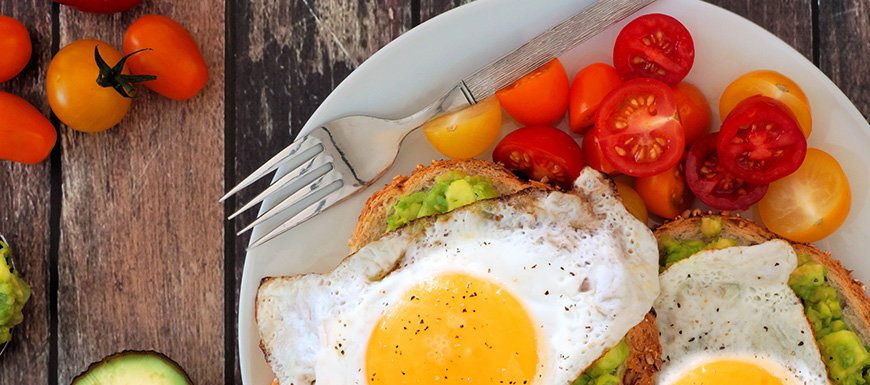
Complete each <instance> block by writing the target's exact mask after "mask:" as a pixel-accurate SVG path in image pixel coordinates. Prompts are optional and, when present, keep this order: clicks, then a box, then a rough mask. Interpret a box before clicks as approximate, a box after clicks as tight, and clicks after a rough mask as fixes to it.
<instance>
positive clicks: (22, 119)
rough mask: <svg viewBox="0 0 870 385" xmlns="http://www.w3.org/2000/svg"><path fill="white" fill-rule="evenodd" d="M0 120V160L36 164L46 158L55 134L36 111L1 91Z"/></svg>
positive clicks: (15, 97) (52, 127)
mask: <svg viewBox="0 0 870 385" xmlns="http://www.w3.org/2000/svg"><path fill="white" fill-rule="evenodd" d="M0 117H2V119H0V138H3V140H0V159H6V160H11V161H13V162H20V163H27V164H36V163H39V162H42V161H43V160H45V158H47V157H48V154H50V153H51V149H52V148H54V144H55V142H56V141H57V131H55V129H54V126H52V125H51V123H50V122H49V121H48V119H46V118H45V116H44V115H42V113H41V112H39V110H37V109H36V107H34V106H33V105H31V104H30V103H28V102H27V101H26V100H24V99H22V98H20V97H18V96H15V95H13V94H10V93H8V92H2V91H0Z"/></svg>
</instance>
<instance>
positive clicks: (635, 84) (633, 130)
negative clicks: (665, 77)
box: [595, 78, 685, 176]
mask: <svg viewBox="0 0 870 385" xmlns="http://www.w3.org/2000/svg"><path fill="white" fill-rule="evenodd" d="M595 126H596V130H598V135H599V136H598V139H599V141H600V142H601V150H602V151H603V153H604V157H605V158H606V159H607V160H608V161H609V162H610V163H611V164H613V166H614V167H615V168H616V169H617V170H619V171H620V172H622V173H625V174H627V175H631V176H650V175H655V174H658V173H661V172H664V171H665V170H667V169H669V168H671V167H674V165H675V164H677V162H679V160H680V157H681V156H682V155H683V151H684V147H685V134H684V133H683V128H682V126H681V125H680V122H679V120H678V119H677V109H676V104H675V102H674V95H673V91H671V88H670V87H668V85H667V84H664V83H662V82H660V81H657V80H653V79H644V78H639V79H633V80H630V81H628V82H625V83H624V84H623V85H622V86H620V87H619V88H617V89H616V90H614V91H613V92H611V93H610V94H608V95H607V97H605V98H604V100H603V101H602V102H601V107H600V110H599V111H598V119H597V120H596V122H595Z"/></svg>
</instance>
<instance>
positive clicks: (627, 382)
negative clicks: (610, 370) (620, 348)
mask: <svg viewBox="0 0 870 385" xmlns="http://www.w3.org/2000/svg"><path fill="white" fill-rule="evenodd" d="M625 339H626V343H628V346H629V347H630V348H631V352H629V353H628V357H627V358H626V359H625V363H624V364H623V365H624V366H625V371H624V372H623V375H622V384H623V385H652V384H653V383H654V382H655V375H656V373H658V372H659V369H660V368H661V367H662V345H661V344H660V343H659V329H658V328H657V327H656V316H655V314H654V313H653V312H649V313H647V315H646V317H644V318H643V321H640V323H639V324H637V325H635V326H634V327H633V328H631V329H629V331H628V333H627V334H626V335H625Z"/></svg>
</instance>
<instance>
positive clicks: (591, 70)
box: [568, 63, 622, 134]
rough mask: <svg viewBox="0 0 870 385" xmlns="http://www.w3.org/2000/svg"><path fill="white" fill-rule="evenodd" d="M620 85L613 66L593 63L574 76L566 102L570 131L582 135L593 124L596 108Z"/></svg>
mask: <svg viewBox="0 0 870 385" xmlns="http://www.w3.org/2000/svg"><path fill="white" fill-rule="evenodd" d="M620 84H622V79H620V78H619V74H617V73H616V70H615V69H614V68H613V66H611V65H608V64H604V63H593V64H590V65H588V66H587V67H586V68H583V69H582V70H580V72H577V75H574V81H573V82H572V83H571V93H570V95H569V100H568V118H569V121H570V124H571V131H572V132H575V133H578V134H582V133H583V132H584V131H586V129H587V128H588V127H589V126H591V125H593V124H594V123H595V113H596V112H598V106H599V105H600V104H601V100H602V99H604V97H605V96H607V94H609V93H610V91H613V90H614V89H616V88H617V87H619V85H620Z"/></svg>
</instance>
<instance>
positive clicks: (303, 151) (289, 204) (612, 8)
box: [220, 0, 654, 248]
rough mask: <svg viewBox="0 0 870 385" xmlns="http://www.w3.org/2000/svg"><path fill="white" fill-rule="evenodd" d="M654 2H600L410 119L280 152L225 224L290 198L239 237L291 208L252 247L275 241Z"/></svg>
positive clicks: (348, 120)
mask: <svg viewBox="0 0 870 385" xmlns="http://www.w3.org/2000/svg"><path fill="white" fill-rule="evenodd" d="M653 1H654V0H598V1H597V2H595V3H593V4H592V5H589V6H588V7H586V8H584V9H583V10H581V11H580V12H578V13H576V14H574V15H573V16H571V17H570V18H569V19H567V20H565V21H563V22H561V23H559V24H558V25H556V26H555V27H553V28H551V29H549V30H548V31H546V32H544V33H542V34H541V35H538V36H537V37H535V38H534V39H532V40H530V41H528V42H527V43H525V44H524V45H522V46H521V47H519V48H517V49H516V50H514V51H513V52H511V53H509V54H507V55H505V56H504V57H502V58H501V59H498V60H496V61H495V62H493V63H490V64H489V65H487V66H486V67H483V68H481V69H479V70H477V71H476V72H475V73H473V74H471V75H470V76H469V77H467V78H465V79H463V80H462V81H460V83H459V84H458V85H456V86H455V87H453V88H452V89H451V90H450V91H449V92H448V93H447V94H446V95H444V96H443V97H441V98H440V99H438V100H437V101H435V102H434V103H432V104H430V105H429V106H427V107H426V108H424V109H423V110H421V111H419V112H417V113H415V114H413V115H411V116H409V117H406V118H403V119H399V120H386V119H380V118H375V117H370V116H348V117H344V118H340V119H337V120H333V121H330V122H327V123H325V124H323V125H322V126H320V127H319V128H317V129H314V130H312V131H311V132H310V133H308V134H307V135H305V136H303V137H301V138H298V139H297V140H296V141H295V142H293V143H292V144H290V145H289V146H288V147H287V148H285V149H283V150H281V152H279V153H278V154H277V155H275V156H274V157H272V159H269V160H268V161H267V162H266V163H265V164H263V165H262V166H260V168H258V169H257V170H256V171H254V172H253V173H251V175H249V176H248V177H247V178H245V179H244V180H243V181H242V182H241V183H239V184H238V185H237V186H236V187H234V188H233V189H231V190H230V191H229V192H228V193H227V194H226V195H224V196H223V197H222V198H221V199H220V201H221V202H223V201H224V200H226V199H227V198H229V197H231V196H233V195H234V194H235V193H237V192H239V191H240V190H242V189H244V188H245V187H247V186H249V185H250V184H251V183H253V182H255V181H257V180H259V179H260V178H262V177H263V176H265V175H267V174H269V173H270V172H272V171H274V170H276V169H278V168H279V167H285V168H286V169H287V170H290V171H289V172H288V173H287V174H286V175H284V176H282V177H281V178H279V179H278V180H276V181H274V182H273V183H272V184H271V185H270V186H269V187H268V188H267V189H266V190H264V191H263V192H261V193H260V194H258V195H257V196H256V197H255V198H254V199H252V200H251V201H250V202H248V203H246V204H245V205H244V206H242V208H240V209H239V210H238V211H236V212H235V213H233V214H232V215H230V216H229V217H228V218H227V219H233V218H235V217H236V216H238V215H239V214H241V213H242V212H244V211H246V210H248V209H250V208H251V207H253V206H255V205H256V204H257V203H260V202H262V201H263V200H264V199H266V198H268V197H270V196H277V195H279V194H288V193H289V196H288V197H286V198H285V199H283V200H282V201H281V202H279V203H278V204H277V205H275V206H274V207H272V208H270V209H269V210H268V211H266V212H265V213H263V214H262V215H260V217H259V218H257V219H256V220H255V221H254V222H252V223H251V224H249V225H248V226H246V227H245V228H244V229H242V230H241V231H239V232H238V234H237V235H240V234H242V233H244V232H246V231H248V230H250V229H252V228H253V227H254V226H256V225H258V224H260V223H263V222H264V221H266V220H267V219H269V218H272V217H274V216H275V215H277V214H279V213H281V212H284V211H285V210H292V211H291V217H290V218H289V219H288V220H287V221H285V222H284V223H281V224H280V225H278V226H277V227H276V228H274V229H273V230H272V231H270V232H268V233H267V234H266V235H264V236H262V237H260V238H259V239H257V240H255V241H254V242H253V243H252V244H251V245H250V246H249V248H253V247H257V246H259V245H261V244H263V243H265V242H267V241H269V240H271V239H273V238H275V237H276V236H278V235H280V234H282V233H284V232H286V231H287V230H290V229H292V228H293V227H295V226H297V225H298V224H300V223H302V222H304V221H306V220H308V219H310V218H311V217H313V216H315V215H317V214H319V213H321V212H323V211H324V210H326V209H328V208H330V207H332V206H333V205H335V204H336V203H338V202H341V201H342V200H344V199H346V198H348V197H349V196H351V195H353V194H354V193H356V192H358V191H360V190H362V189H363V188H365V187H366V186H368V185H369V184H371V183H372V182H374V181H375V180H377V179H378V178H379V177H380V176H381V175H383V173H384V172H385V171H386V170H387V169H388V168H389V167H390V166H391V165H392V164H393V161H395V159H396V155H397V154H398V152H399V146H400V145H401V143H402V140H403V139H404V138H405V136H407V135H408V134H409V133H410V132H411V131H414V130H415V129H417V128H419V127H420V126H421V125H422V124H423V123H425V122H426V121H428V120H430V119H432V118H433V117H436V116H438V115H440V114H443V113H446V112H451V111H454V110H457V109H459V108H461V107H467V106H469V105H473V104H475V103H477V102H478V101H481V100H483V99H485V98H487V97H489V96H492V95H494V94H495V91H497V90H499V89H501V88H504V87H506V86H508V85H510V84H511V83H513V82H514V81H515V80H516V79H519V78H520V77H522V76H523V75H525V74H527V73H529V72H531V71H532V70H534V69H536V68H538V67H540V66H541V65H543V64H545V63H547V62H548V61H550V60H552V59H553V58H555V57H557V56H558V55H559V54H561V53H562V52H564V51H565V50H567V49H569V48H571V47H574V46H576V45H578V44H580V43H582V42H584V41H586V40H588V39H589V38H591V37H592V36H594V35H596V34H598V33H599V32H601V31H602V30H604V29H605V28H607V27H608V26H610V25H611V24H613V23H615V22H617V21H619V20H622V19H624V18H625V17H627V16H628V15H631V14H632V13H634V12H636V11H638V10H640V9H641V8H643V7H644V6H646V5H647V4H649V3H651V2H653ZM361 141H363V142H361ZM365 141H368V142H365Z"/></svg>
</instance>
